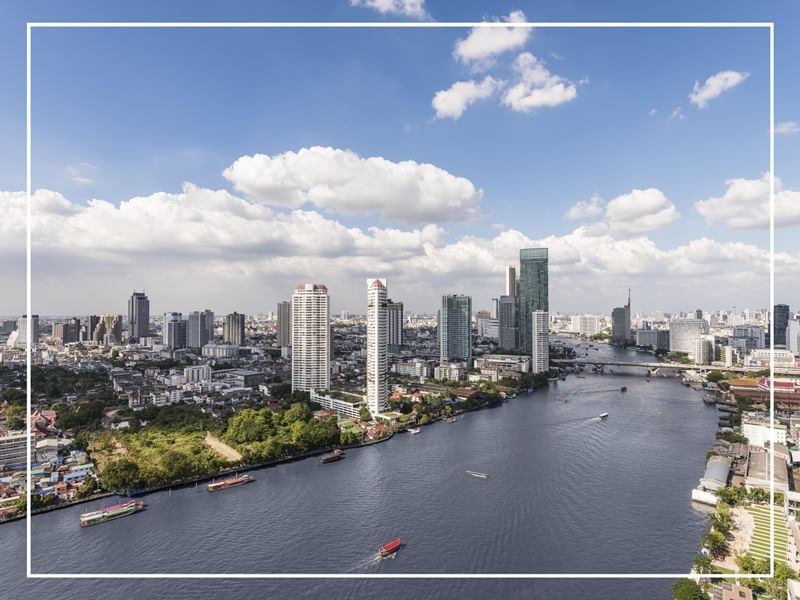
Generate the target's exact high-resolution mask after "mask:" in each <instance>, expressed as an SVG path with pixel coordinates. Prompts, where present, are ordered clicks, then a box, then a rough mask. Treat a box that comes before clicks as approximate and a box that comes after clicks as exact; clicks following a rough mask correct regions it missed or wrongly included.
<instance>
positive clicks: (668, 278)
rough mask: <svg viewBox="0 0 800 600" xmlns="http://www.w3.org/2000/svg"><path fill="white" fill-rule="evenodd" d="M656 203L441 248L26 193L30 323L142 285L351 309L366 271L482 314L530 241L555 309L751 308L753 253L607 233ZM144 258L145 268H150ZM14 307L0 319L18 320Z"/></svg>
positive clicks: (11, 227)
mask: <svg viewBox="0 0 800 600" xmlns="http://www.w3.org/2000/svg"><path fill="white" fill-rule="evenodd" d="M636 194H643V195H645V196H647V197H648V198H650V201H649V202H644V204H647V206H648V207H649V209H648V210H649V212H648V211H642V210H640V209H641V206H640V205H641V204H642V203H640V202H633V201H630V199H629V197H631V196H635V195H636ZM659 194H660V193H653V192H652V190H643V191H634V192H632V193H631V194H628V195H626V196H625V197H620V198H628V200H626V201H622V200H620V199H619V198H617V199H615V201H617V200H619V202H616V203H615V204H614V207H613V209H612V210H610V211H609V212H610V213H611V214H610V215H609V218H610V220H609V225H606V223H596V224H593V225H589V226H585V227H578V228H577V229H575V230H573V231H571V232H568V233H565V234H563V235H551V236H548V237H546V238H543V239H532V238H529V237H528V236H526V235H525V234H524V233H522V232H521V231H519V230H516V229H504V230H502V231H499V232H493V233H491V234H490V235H489V236H488V237H480V236H474V235H466V236H463V237H460V238H456V239H450V238H449V236H448V235H447V232H445V231H444V230H442V229H441V228H439V227H437V226H435V225H426V226H421V227H417V228H413V229H407V230H403V229H395V228H380V227H370V228H366V229H364V228H359V227H347V226H345V225H343V224H342V223H340V222H338V221H336V220H334V219H331V218H329V217H327V216H325V215H322V214H320V213H318V212H316V211H305V210H293V211H288V212H276V211H273V210H272V209H270V208H268V207H266V206H263V205H261V204H259V203H257V202H253V201H249V200H246V199H243V198H239V197H237V196H235V195H233V194H231V193H229V192H227V191H224V190H210V189H205V188H200V187H197V186H195V185H192V184H186V185H185V186H184V189H183V190H182V191H181V192H180V193H166V192H159V193H156V194H152V195H149V196H143V197H136V198H131V199H130V200H126V201H124V202H122V203H120V204H119V205H114V204H111V203H109V202H105V201H102V200H93V201H91V202H90V203H88V204H87V205H83V204H78V203H72V202H70V201H69V200H67V199H66V198H64V197H63V196H62V195H60V194H58V193H56V192H51V191H47V190H38V191H36V193H35V194H34V197H33V202H32V212H33V240H34V270H33V276H34V290H33V291H34V294H33V296H34V298H35V299H36V302H37V306H38V310H39V311H40V312H43V313H44V314H47V313H50V314H63V313H75V314H85V313H86V312H87V311H92V312H105V311H112V310H115V311H120V310H123V309H120V308H119V307H120V306H123V307H124V298H125V295H126V294H127V293H129V290H130V288H131V286H133V285H135V286H137V287H142V286H144V285H146V286H147V291H148V295H149V296H150V297H151V301H152V302H153V311H154V312H158V311H159V310H194V309H198V308H203V307H206V306H209V307H211V308H214V309H216V310H220V309H222V310H227V309H230V310H234V309H239V310H245V311H255V310H257V311H266V310H270V309H271V308H272V306H274V304H273V302H274V301H276V300H278V299H285V298H286V297H288V294H289V293H290V290H291V288H292V286H293V285H294V284H296V283H298V282H302V281H320V282H322V283H327V284H328V285H329V288H330V290H331V295H332V298H333V299H334V306H338V307H341V308H342V309H348V310H358V309H359V307H362V306H363V305H364V302H365V295H364V290H363V285H362V284H363V278H364V276H365V275H366V274H369V275H374V274H380V275H382V276H387V277H388V278H389V281H390V290H392V292H391V293H392V296H393V297H395V298H399V299H403V300H406V301H407V302H408V303H409V304H411V305H412V306H413V308H412V310H419V311H431V310H433V309H434V308H435V306H436V301H437V298H440V297H441V294H442V293H444V292H447V291H464V292H465V293H470V294H472V295H473V296H474V297H475V298H474V303H475V305H476V306H488V305H489V299H490V298H491V297H492V295H495V292H493V291H492V290H495V289H501V288H502V277H503V267H504V265H506V264H508V263H512V262H514V261H515V260H516V259H517V257H518V254H519V249H520V248H525V247H532V246H539V245H542V246H546V247H548V248H549V249H550V265H551V267H550V272H551V294H552V295H551V306H553V307H554V309H555V310H591V311H602V310H604V308H610V307H611V306H614V305H615V304H614V303H615V302H616V299H615V298H614V297H613V294H614V293H615V291H614V290H613V289H609V286H607V285H606V284H607V282H608V281H609V278H614V280H615V281H624V282H625V283H624V285H626V286H627V285H629V284H631V282H633V283H634V289H635V290H636V289H637V288H638V289H639V290H641V291H640V292H639V294H638V298H639V302H640V304H639V305H640V306H642V305H644V304H645V302H647V303H648V304H649V305H650V306H653V307H660V308H664V309H670V308H673V307H674V306H675V305H676V304H677V305H678V306H680V305H682V304H685V303H686V302H687V301H688V300H689V298H690V297H689V295H688V292H686V290H687V289H691V297H693V298H697V297H702V298H703V302H704V303H708V304H713V303H715V302H718V303H720V305H725V304H727V303H728V302H730V301H731V298H735V299H736V304H737V305H741V304H743V303H746V302H748V301H750V300H751V299H753V298H755V301H756V302H757V301H758V298H759V294H762V293H763V290H762V292H759V289H760V288H759V287H758V285H759V282H762V283H763V285H766V282H767V281H768V279H767V278H768V264H769V252H768V251H767V250H766V249H762V248H759V247H756V246H753V245H749V244H743V243H721V242H716V241H714V240H709V239H706V238H702V239H699V240H695V241H692V242H690V243H688V244H684V245H681V246H677V247H674V248H659V247H658V246H657V245H656V244H655V242H653V241H652V240H650V239H648V238H647V237H644V236H642V235H638V236H636V237H631V238H625V239H619V238H617V237H615V234H614V233H613V231H614V229H615V225H619V223H623V222H624V223H631V222H637V221H641V219H642V218H646V216H647V214H652V212H653V211H654V210H655V211H656V214H659V213H660V212H661V211H663V210H664V208H665V207H666V209H667V210H669V203H668V202H667V203H666V204H665V203H664V202H663V201H661V202H657V201H656V202H653V201H652V198H655V199H656V200H658V198H659V197H660V196H659ZM615 201H612V203H614V202H615ZM612 203H609V205H611V204H612ZM25 207H26V203H25V194H24V192H15V193H10V192H5V193H0V210H2V211H3V214H4V215H5V216H6V218H4V219H3V220H0V248H2V249H3V251H2V252H0V275H2V276H3V281H4V284H5V283H9V285H10V286H12V287H13V286H14V280H13V278H12V274H13V273H14V272H16V271H15V269H16V270H17V271H19V273H17V277H18V279H19V280H20V281H21V282H22V283H24V270H20V265H23V266H24V240H25ZM610 208H612V207H611V206H610ZM659 209H660V210H659ZM645 213H647V214H645ZM637 229H639V230H641V227H637ZM131 232H136V234H135V235H131ZM14 261H16V262H14ZM154 261H158V265H159V268H158V269H153V268H152V265H153V264H154ZM776 264H777V265H778V268H779V269H780V273H781V274H782V276H784V277H787V278H791V277H794V279H795V280H796V278H797V276H798V274H800V257H798V256H797V255H795V254H789V253H785V252H784V253H778V254H777V255H776ZM732 278H735V281H734V280H733V279H732ZM741 282H746V283H748V285H747V286H745V287H741V285H739V283H741ZM8 289H9V288H4V298H6V301H8V300H7V298H8V296H7V295H6V291H7V290H8ZM22 289H24V286H22V285H21V284H20V290H22ZM607 289H608V290H609V291H608V292H606V291H605V290H607ZM12 291H15V292H16V291H18V290H12ZM14 295H15V297H16V295H18V294H16V293H15V294H14ZM19 295H20V297H21V298H24V294H19ZM645 296H649V297H648V298H647V300H645V298H644V297H645ZM681 303H682V304H681ZM6 306H8V305H6ZM22 306H24V303H21V304H20V306H19V307H18V308H17V307H12V308H5V310H2V311H0V312H3V313H5V314H13V313H14V312H15V311H16V312H21V311H22V310H23V308H22Z"/></svg>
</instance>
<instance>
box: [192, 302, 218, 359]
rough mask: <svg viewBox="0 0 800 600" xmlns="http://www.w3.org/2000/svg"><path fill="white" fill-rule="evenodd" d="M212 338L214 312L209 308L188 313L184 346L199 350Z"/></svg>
mask: <svg viewBox="0 0 800 600" xmlns="http://www.w3.org/2000/svg"><path fill="white" fill-rule="evenodd" d="M213 339H214V312H213V311H211V310H208V309H206V310H204V311H202V312H201V311H197V310H196V311H194V312H190V313H189V318H188V320H187V322H186V347H187V348H190V349H191V350H195V351H197V350H200V349H201V348H202V347H203V346H205V345H206V344H208V343H209V342H211V341H213Z"/></svg>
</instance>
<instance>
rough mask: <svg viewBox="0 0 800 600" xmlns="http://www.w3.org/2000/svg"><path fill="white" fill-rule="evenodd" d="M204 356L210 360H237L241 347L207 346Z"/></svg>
mask: <svg viewBox="0 0 800 600" xmlns="http://www.w3.org/2000/svg"><path fill="white" fill-rule="evenodd" d="M202 354H203V356H205V357H208V358H236V357H237V356H239V346H236V345H233V344H206V345H205V346H203V350H202Z"/></svg>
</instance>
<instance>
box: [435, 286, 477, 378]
mask: <svg viewBox="0 0 800 600" xmlns="http://www.w3.org/2000/svg"><path fill="white" fill-rule="evenodd" d="M471 359H472V298H471V297H469V296H464V295H463V294H450V295H445V296H442V308H441V310H440V311H439V360H440V361H441V362H454V361H466V362H467V366H469V362H470V360H471Z"/></svg>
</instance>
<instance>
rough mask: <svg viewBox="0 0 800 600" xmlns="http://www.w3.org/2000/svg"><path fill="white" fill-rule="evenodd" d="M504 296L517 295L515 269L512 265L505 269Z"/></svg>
mask: <svg viewBox="0 0 800 600" xmlns="http://www.w3.org/2000/svg"><path fill="white" fill-rule="evenodd" d="M505 295H506V296H516V295H517V268H516V267H515V266H514V265H508V266H507V267H506V293H505Z"/></svg>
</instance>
